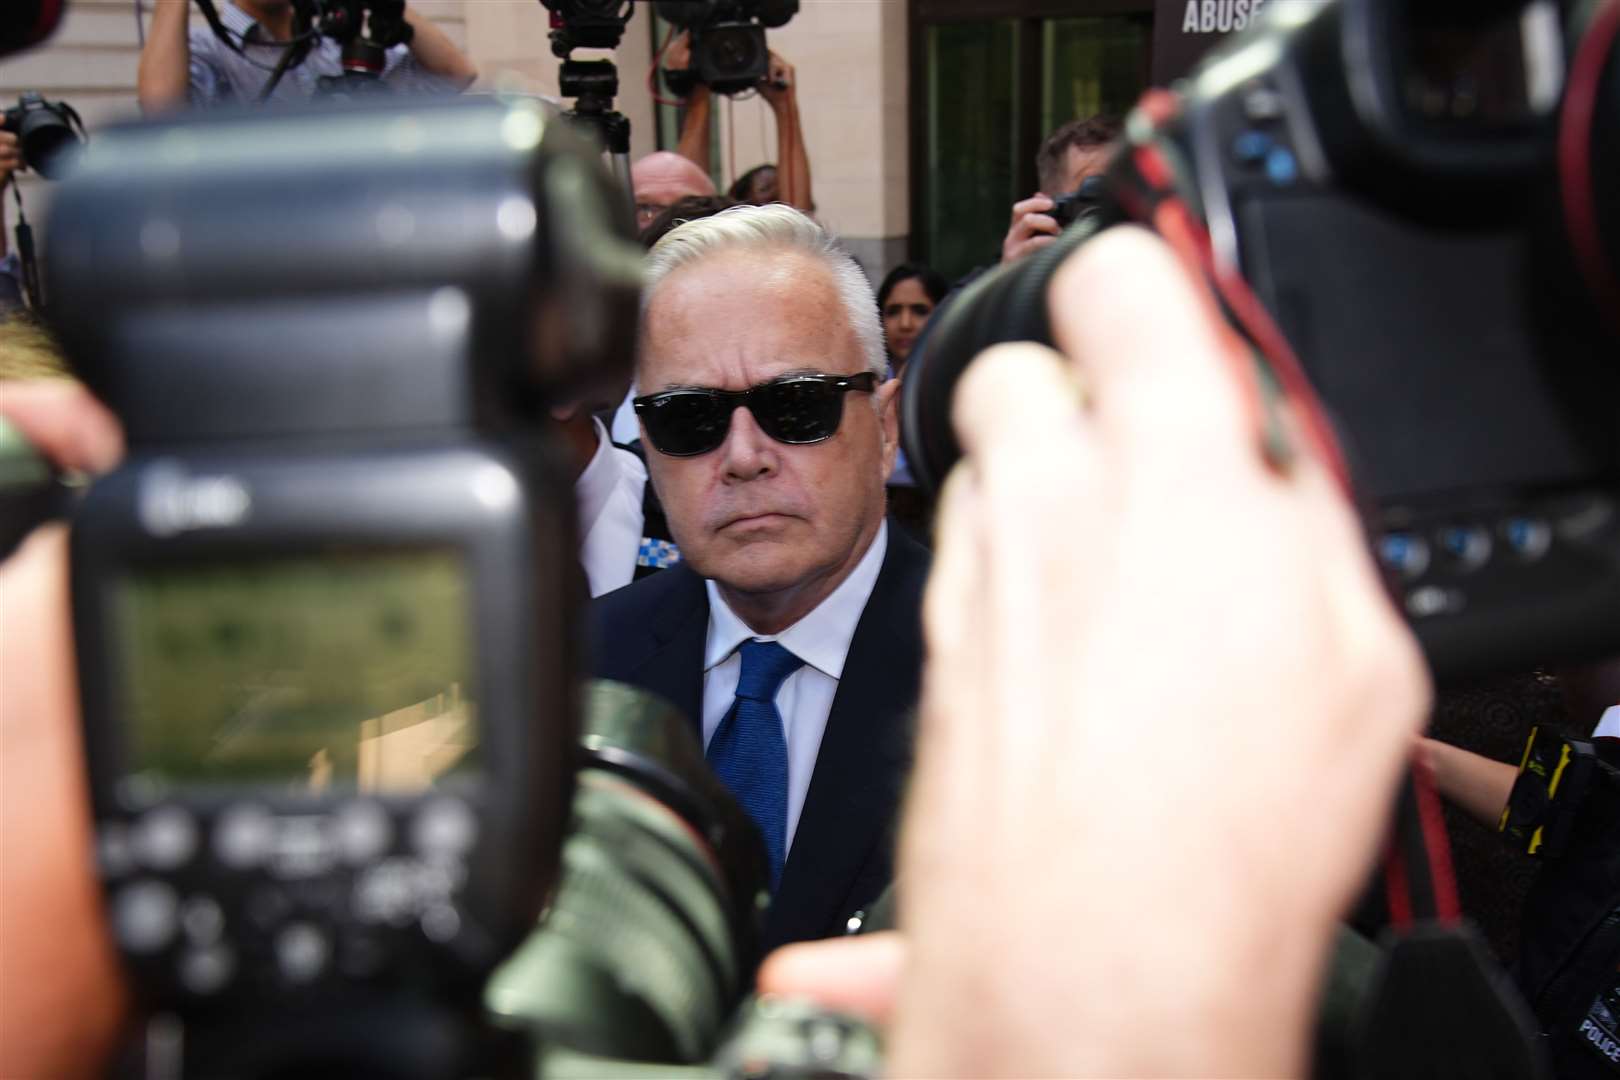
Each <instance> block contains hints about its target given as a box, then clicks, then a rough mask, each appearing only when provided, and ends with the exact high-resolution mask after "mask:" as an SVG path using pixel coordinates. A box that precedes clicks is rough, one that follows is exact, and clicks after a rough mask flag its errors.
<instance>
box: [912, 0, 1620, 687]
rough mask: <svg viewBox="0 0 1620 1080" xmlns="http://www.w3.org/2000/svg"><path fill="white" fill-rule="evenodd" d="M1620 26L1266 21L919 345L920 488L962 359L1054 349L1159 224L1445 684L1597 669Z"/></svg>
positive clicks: (1500, 6)
mask: <svg viewBox="0 0 1620 1080" xmlns="http://www.w3.org/2000/svg"><path fill="white" fill-rule="evenodd" d="M1617 17H1620V12H1617V11H1616V9H1615V8H1614V7H1613V5H1610V6H1609V7H1608V8H1604V7H1603V6H1602V5H1598V4H1581V5H1570V6H1564V7H1561V6H1559V5H1556V4H1553V3H1550V2H1546V0H1489V2H1486V3H1467V4H1464V3H1452V2H1440V3H1425V4H1410V3H1404V2H1401V0H1336V2H1328V3H1321V4H1278V5H1272V6H1269V7H1268V8H1267V10H1266V12H1265V14H1264V16H1263V17H1262V18H1261V19H1260V20H1258V21H1257V22H1256V23H1254V24H1251V26H1250V27H1249V28H1248V30H1246V31H1245V32H1243V33H1240V34H1238V35H1236V36H1235V37H1234V38H1232V39H1230V40H1229V41H1228V42H1225V43H1223V45H1222V46H1221V47H1220V48H1218V49H1217V50H1216V51H1215V52H1214V53H1213V54H1212V55H1211V56H1210V57H1209V58H1207V59H1206V61H1205V62H1204V63H1203V64H1202V65H1201V66H1200V67H1199V68H1198V69H1197V70H1195V71H1194V72H1193V74H1192V75H1191V76H1190V77H1189V78H1188V79H1187V80H1186V81H1185V82H1184V83H1182V84H1180V86H1179V88H1178V90H1179V93H1178V94H1177V95H1174V96H1169V95H1164V94H1160V95H1156V96H1154V97H1152V98H1150V99H1147V100H1145V101H1144V105H1143V106H1141V107H1139V108H1138V110H1137V111H1136V113H1135V114H1133V116H1132V118H1131V121H1130V123H1129V124H1128V125H1127V140H1126V144H1125V145H1124V146H1123V148H1122V149H1121V150H1120V151H1119V153H1118V154H1117V156H1116V157H1115V159H1114V160H1113V162H1112V163H1111V165H1110V167H1109V169H1108V170H1107V172H1106V173H1105V177H1106V180H1105V183H1104V185H1103V192H1102V195H1101V202H1100V204H1099V206H1098V207H1097V209H1096V211H1095V212H1093V213H1091V214H1087V215H1085V216H1083V217H1082V218H1081V220H1079V221H1078V222H1077V223H1076V224H1075V225H1073V226H1071V227H1070V228H1069V229H1068V230H1066V231H1065V232H1064V233H1063V234H1062V235H1061V236H1060V237H1059V239H1058V240H1057V242H1056V243H1054V244H1053V245H1051V246H1050V247H1048V248H1047V249H1045V250H1043V251H1041V252H1038V253H1036V254H1035V255H1033V256H1031V257H1030V258H1028V259H1026V260H1023V261H1021V262H1019V263H1017V264H1015V265H1013V266H1010V267H1006V268H1003V269H1002V270H1000V271H999V272H997V273H995V274H992V275H987V276H986V277H984V278H981V279H980V280H979V281H978V282H976V283H975V284H974V285H973V286H972V287H971V288H970V289H968V290H965V291H964V292H963V293H962V294H961V295H960V296H959V297H958V298H957V299H956V300H954V301H952V302H950V303H948V304H947V305H946V306H945V308H944V309H943V310H942V311H941V312H940V313H939V314H937V315H936V316H935V319H936V322H938V324H939V325H937V326H936V327H934V328H933V330H932V332H931V333H930V335H929V337H928V340H927V341H926V342H925V343H924V344H923V346H922V347H921V349H920V350H919V352H918V355H915V356H913V357H912V359H911V363H910V365H909V367H908V372H907V379H906V383H905V386H904V388H903V391H902V394H903V397H902V404H901V409H902V421H903V423H902V428H903V430H904V431H905V437H906V440H907V445H906V452H907V458H908V460H909V461H910V462H911V463H912V467H913V469H914V470H917V472H918V474H919V475H920V476H921V477H922V478H923V480H924V481H925V482H927V483H929V484H931V485H937V484H938V483H939V482H941V481H942V480H943V478H944V476H945V474H946V472H947V471H948V470H949V469H950V467H951V465H952V463H953V462H954V461H955V460H956V458H957V457H958V456H959V453H960V451H959V448H958V447H957V444H956V442H955V439H954V435H953V433H952V431H951V429H950V422H949V416H950V412H949V402H950V393H951V391H952V389H953V387H954V385H955V381H956V378H957V377H958V376H959V375H960V373H961V371H962V369H963V368H964V367H965V366H966V364H967V363H968V362H969V361H970V360H971V359H972V357H973V356H975V355H976V354H977V353H978V352H979V351H980V350H981V349H982V348H984V347H986V346H988V345H990V344H992V343H994V342H997V341H1004V340H1024V339H1030V340H1037V341H1050V340H1051V331H1050V325H1049V321H1048V320H1049V312H1048V310H1047V307H1046V301H1045V295H1046V289H1045V285H1046V282H1048V281H1049V280H1050V279H1051V276H1052V275H1053V274H1054V273H1055V272H1056V270H1057V267H1058V266H1059V265H1060V264H1061V263H1062V262H1063V261H1064V260H1065V259H1067V258H1068V257H1070V256H1071V255H1073V254H1074V252H1075V251H1076V250H1077V249H1079V248H1080V247H1081V246H1083V245H1084V244H1085V243H1086V242H1087V241H1088V240H1089V239H1090V238H1091V237H1093V236H1095V235H1096V234H1097V233H1098V232H1099V231H1101V230H1102V229H1105V228H1108V227H1110V226H1112V225H1115V224H1118V223H1122V222H1127V221H1133V220H1134V221H1147V222H1152V221H1153V220H1155V216H1156V215H1157V214H1158V213H1159V211H1160V209H1161V208H1162V207H1164V206H1165V205H1166V204H1167V203H1169V202H1173V203H1174V204H1175V207H1174V208H1176V209H1185V210H1186V211H1187V214H1188V220H1190V221H1192V222H1193V223H1194V225H1196V227H1197V229H1198V230H1199V231H1198V235H1199V236H1203V235H1204V234H1205V233H1206V232H1207V241H1204V242H1203V243H1204V246H1203V248H1202V250H1203V252H1204V253H1205V254H1204V258H1206V259H1207V260H1208V263H1207V267H1208V268H1206V269H1205V274H1206V279H1207V280H1210V281H1211V282H1212V283H1213V286H1214V289H1215V291H1217V293H1218V294H1219V295H1220V299H1221V300H1222V302H1223V308H1224V310H1225V312H1226V313H1227V315H1228V316H1229V318H1234V319H1236V320H1237V326H1238V329H1239V330H1240V332H1241V333H1242V334H1243V335H1244V336H1245V337H1246V339H1247V342H1248V344H1250V345H1251V346H1253V347H1254V348H1256V350H1257V351H1258V352H1259V353H1261V354H1264V355H1266V357H1267V359H1268V360H1271V359H1274V358H1272V357H1271V356H1270V353H1269V352H1267V349H1268V348H1272V347H1275V346H1276V344H1277V337H1278V335H1266V334H1262V333H1259V332H1257V330H1256V326H1257V325H1258V323H1259V321H1260V320H1261V318H1262V317H1263V318H1264V319H1265V320H1266V321H1268V322H1270V323H1273V324H1275V326H1276V327H1278V328H1280V331H1281V334H1280V337H1282V338H1284V339H1286V342H1287V343H1291V345H1292V347H1293V349H1294V350H1295V351H1297V353H1298V355H1299V363H1300V365H1301V366H1302V368H1303V372H1304V374H1305V375H1306V376H1308V379H1309V383H1310V384H1311V385H1312V386H1314V388H1315V391H1316V393H1317V394H1319V395H1320V398H1321V401H1322V403H1323V406H1324V408H1325V413H1326V415H1327V417H1328V419H1329V421H1330V423H1331V426H1332V427H1333V428H1334V429H1335V430H1336V432H1337V435H1338V441H1339V442H1340V444H1341V445H1342V446H1343V447H1344V450H1345V454H1346V456H1347V458H1348V461H1349V464H1350V467H1351V468H1350V471H1351V473H1352V475H1353V477H1354V480H1355V484H1356V487H1357V489H1358V495H1359V499H1360V501H1361V502H1362V509H1363V516H1364V521H1365V524H1366V527H1367V529H1368V532H1369V543H1370V544H1371V546H1372V548H1373V551H1374V553H1375V555H1376V556H1377V558H1378V560H1379V562H1380V563H1381V564H1382V566H1383V568H1384V570H1385V573H1386V578H1387V581H1388V584H1389V587H1390V589H1391V591H1392V594H1393V596H1394V598H1395V600H1396V603H1397V605H1398V606H1399V607H1400V608H1401V609H1403V611H1404V613H1405V614H1406V616H1407V618H1408V620H1409V621H1410V623H1411V625H1412V626H1413V629H1414V630H1415V631H1416V634H1417V636H1418V639H1419V641H1420V642H1421V643H1422V645H1423V647H1424V651H1425V654H1426V656H1427V658H1428V660H1429V663H1430V665H1431V667H1432V668H1433V670H1434V671H1435V673H1436V674H1437V675H1438V676H1441V677H1451V676H1460V675H1465V674H1468V673H1472V672H1478V671H1482V670H1489V669H1500V668H1506V667H1513V666H1521V667H1522V666H1530V665H1532V664H1536V663H1544V662H1554V661H1557V660H1559V659H1576V658H1580V657H1588V658H1589V657H1594V656H1599V655H1603V654H1604V653H1605V652H1609V653H1612V652H1613V651H1614V650H1615V648H1616V646H1620V423H1616V416H1617V415H1620V413H1617V407H1616V404H1615V403H1616V402H1617V401H1620V364H1617V363H1616V362H1615V357H1616V356H1620V326H1616V325H1615V320H1614V318H1613V316H1614V313H1615V311H1616V310H1620V287H1617V286H1616V285H1615V282H1616V280H1620V278H1617V276H1616V271H1615V268H1616V267H1617V266H1620V199H1617V198H1616V194H1617V193H1620V160H1617V153H1620V143H1617V142H1616V140H1615V139H1614V138H1613V137H1612V136H1613V134H1614V132H1615V131H1617V130H1620V47H1617V46H1616V40H1617V38H1616V34H1615V23H1616V20H1617ZM1233 279H1236V280H1235V282H1234V281H1233ZM1228 285H1231V288H1232V289H1235V288H1237V287H1239V286H1241V287H1242V288H1243V289H1246V290H1252V297H1253V298H1254V299H1255V300H1256V301H1257V303H1256V304H1255V305H1253V308H1254V309H1256V310H1251V309H1249V308H1248V307H1245V306H1244V305H1242V304H1238V305H1237V307H1234V300H1235V299H1240V298H1236V297H1235V296H1234V295H1232V294H1231V289H1229V288H1228ZM1239 308H1242V309H1243V311H1245V312H1247V313H1248V314H1249V315H1251V316H1253V317H1252V318H1248V319H1238V318H1237V315H1238V309H1239ZM1268 366H1269V367H1270V368H1271V369H1272V371H1273V373H1274V372H1275V370H1276V365H1275V364H1274V363H1272V364H1268Z"/></svg>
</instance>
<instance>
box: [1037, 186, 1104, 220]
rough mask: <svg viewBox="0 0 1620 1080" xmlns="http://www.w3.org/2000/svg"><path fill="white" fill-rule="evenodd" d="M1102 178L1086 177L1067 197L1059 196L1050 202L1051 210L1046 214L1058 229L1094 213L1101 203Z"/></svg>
mask: <svg viewBox="0 0 1620 1080" xmlns="http://www.w3.org/2000/svg"><path fill="white" fill-rule="evenodd" d="M1102 193H1103V178H1102V177H1101V176H1088V177H1086V178H1085V179H1084V180H1082V181H1080V186H1079V187H1077V188H1075V189H1074V190H1073V191H1071V192H1069V193H1068V194H1067V195H1059V196H1058V197H1057V198H1056V199H1053V200H1052V209H1050V210H1048V211H1047V214H1048V215H1049V216H1050V217H1051V218H1052V220H1053V221H1055V222H1057V223H1058V226H1059V227H1060V228H1065V229H1066V228H1068V227H1069V226H1070V225H1073V224H1074V223H1075V222H1077V221H1079V220H1080V219H1081V218H1082V217H1084V216H1085V215H1087V214H1089V213H1092V212H1093V211H1096V210H1097V209H1098V208H1099V206H1100V204H1101V202H1102Z"/></svg>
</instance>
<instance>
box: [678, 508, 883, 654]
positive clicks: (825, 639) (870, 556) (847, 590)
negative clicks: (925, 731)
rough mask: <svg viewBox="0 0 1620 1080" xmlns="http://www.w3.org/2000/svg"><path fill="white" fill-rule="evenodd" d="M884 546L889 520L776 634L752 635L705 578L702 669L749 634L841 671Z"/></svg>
mask: <svg viewBox="0 0 1620 1080" xmlns="http://www.w3.org/2000/svg"><path fill="white" fill-rule="evenodd" d="M888 548H889V523H888V521H887V520H885V521H882V522H880V523H879V524H878V531H877V535H876V536H874V537H873V538H872V543H871V545H870V546H868V547H867V549H866V554H865V555H862V556H861V561H860V562H858V563H856V564H855V569H854V570H851V571H850V573H849V576H848V577H846V578H845V579H844V580H843V581H841V582H839V584H838V588H836V589H834V590H833V591H832V594H831V595H830V596H828V597H827V599H825V600H823V601H822V602H821V603H819V604H817V605H816V606H815V608H814V609H813V610H812V611H811V612H810V613H809V614H808V615H806V616H805V617H804V618H802V619H800V620H799V621H798V622H796V623H794V624H793V625H792V626H790V627H788V628H787V629H786V630H783V631H782V632H781V633H780V634H756V633H754V631H753V630H751V629H749V626H748V624H747V623H745V622H743V621H742V619H740V618H738V616H737V613H736V612H734V611H732V610H731V607H730V605H728V604H727V603H726V601H725V597H723V596H721V595H720V588H719V586H717V585H715V583H714V582H713V581H705V582H704V583H703V587H704V588H705V589H707V590H708V592H709V636H708V640H707V642H706V644H705V645H704V650H703V670H704V671H705V672H707V671H709V670H711V669H713V668H715V667H718V666H719V665H720V664H721V663H722V662H724V661H725V659H726V658H727V657H728V656H730V655H731V654H732V653H734V652H736V651H737V646H739V645H741V644H742V643H743V642H745V641H747V640H749V639H750V638H758V639H759V640H761V641H780V642H781V643H782V646H783V647H784V648H785V649H787V650H788V651H789V652H791V653H792V654H793V655H794V656H797V657H798V658H799V659H800V660H803V661H804V662H805V663H806V664H809V665H810V666H811V667H813V668H815V669H816V670H817V671H820V672H821V673H823V674H824V675H829V676H831V677H832V678H834V679H839V678H842V677H843V675H844V658H845V657H847V656H848V655H849V643H850V640H851V639H852V638H854V636H855V625H856V624H857V623H859V622H860V621H861V612H863V611H865V610H866V601H867V600H869V599H870V598H871V596H872V588H873V586H875V585H876V584H877V579H878V572H879V571H881V570H882V569H883V556H884V553H885V552H886V551H888Z"/></svg>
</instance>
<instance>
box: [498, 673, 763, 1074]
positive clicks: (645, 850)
mask: <svg viewBox="0 0 1620 1080" xmlns="http://www.w3.org/2000/svg"><path fill="white" fill-rule="evenodd" d="M585 730H586V734H585V736H584V739H583V742H584V748H585V755H586V762H585V766H584V768H583V770H582V771H581V773H580V777H579V786H578V791H577V794H576V796H575V800H574V829H573V832H572V834H571V835H570V837H569V839H568V841H567V843H566V844H565V846H564V849H563V874H562V883H561V885H560V886H559V888H558V890H557V893H556V895H555V896H554V897H553V899H552V901H551V904H550V905H549V906H548V908H547V911H546V914H545V915H544V916H543V918H542V920H541V926H540V931H539V932H538V933H536V934H535V935H533V936H532V937H531V938H530V939H529V941H528V942H527V943H526V944H525V945H524V946H523V947H522V948H521V949H520V950H519V951H518V952H517V954H516V955H515V956H513V958H512V959H511V960H510V961H508V962H507V964H506V965H505V966H504V967H503V968H502V969H501V970H500V971H498V972H496V974H495V977H494V978H493V979H492V980H491V982H490V988H489V991H488V995H487V1000H488V1004H489V1007H490V1011H491V1012H492V1013H494V1014H495V1015H496V1016H498V1017H501V1018H503V1019H504V1021H505V1022H506V1023H508V1024H510V1025H513V1026H529V1027H532V1028H534V1029H535V1030H536V1031H537V1032H538V1033H539V1034H540V1036H541V1037H542V1039H543V1040H544V1041H545V1042H546V1043H548V1044H550V1045H556V1046H563V1047H567V1048H568V1049H571V1050H574V1051H579V1052H584V1053H589V1054H600V1055H611V1056H614V1057H618V1058H633V1059H639V1060H643V1061H661V1062H695V1061H700V1060H702V1059H704V1058H705V1057H706V1056H707V1055H708V1054H709V1053H711V1052H712V1051H713V1049H714V1047H715V1044H716V1043H717V1041H718V1039H719V1036H720V1033H721V1030H722V1027H723V1026H724V1024H725V1023H726V1021H727V1020H728V1018H729V1017H730V1016H731V1015H732V1014H733V1012H734V1011H735V1009H736V1006H737V1004H738V1002H739V1001H740V1000H741V998H742V995H743V994H744V993H745V992H746V991H747V990H748V988H749V986H750V985H751V983H752V975H753V970H754V966H755V964H756V963H757V961H758V950H759V946H758V918H759V913H760V911H761V908H762V898H763V897H764V896H765V893H764V886H765V882H766V880H767V870H766V863H765V850H764V844H763V842H762V841H761V840H760V838H759V834H758V833H757V832H756V831H755V830H754V828H753V825H752V823H751V822H749V821H748V819H747V817H746V815H744V813H743V811H742V810H741V809H740V808H739V807H738V806H737V805H736V803H735V802H733V801H732V800H731V797H730V795H729V794H727V792H726V791H725V789H724V788H722V787H720V786H719V783H718V781H716V780H715V779H714V777H713V775H712V774H710V773H709V772H708V767H707V766H706V765H705V764H704V762H703V755H702V750H701V748H700V747H699V745H698V743H697V740H696V738H695V737H694V735H693V733H692V732H691V731H690V729H689V728H688V726H687V724H686V721H685V720H684V719H683V718H682V717H681V716H680V715H679V714H678V713H677V712H675V710H673V709H672V708H670V707H669V706H668V705H666V704H664V703H663V702H662V701H661V700H660V699H658V698H656V697H653V696H652V695H649V694H645V693H642V692H641V691H638V690H633V689H631V688H629V687H626V686H621V685H618V684H614V683H596V684H593V686H592V688H591V691H590V697H589V700H588V706H587V710H586V720H585Z"/></svg>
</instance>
